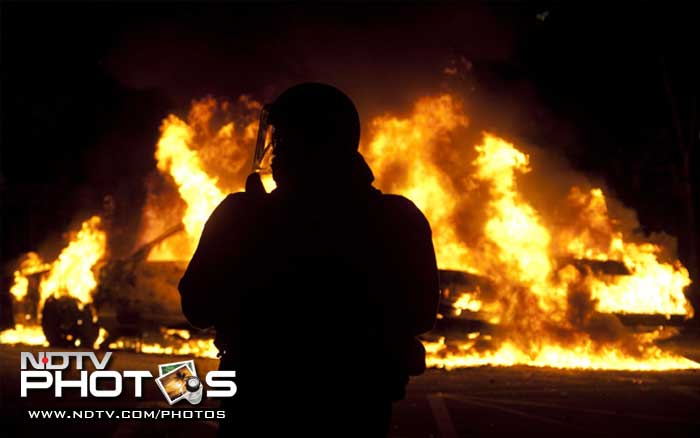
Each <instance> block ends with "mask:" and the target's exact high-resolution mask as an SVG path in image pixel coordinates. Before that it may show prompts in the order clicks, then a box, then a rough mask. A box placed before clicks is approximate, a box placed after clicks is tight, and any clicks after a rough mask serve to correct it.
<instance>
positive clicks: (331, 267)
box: [180, 187, 438, 415]
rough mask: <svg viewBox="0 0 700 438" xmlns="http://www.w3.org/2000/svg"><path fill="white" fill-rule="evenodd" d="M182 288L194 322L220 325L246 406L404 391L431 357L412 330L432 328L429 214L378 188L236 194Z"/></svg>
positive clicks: (226, 364)
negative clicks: (423, 352) (307, 193)
mask: <svg viewBox="0 0 700 438" xmlns="http://www.w3.org/2000/svg"><path fill="white" fill-rule="evenodd" d="M211 266H216V269H215V270H212V269H211V268H210V267H211ZM203 276H207V277H208V278H203ZM203 282H206V286H205V288H206V290H202V287H203V284H202V283H203ZM180 289H181V292H182V294H183V309H184V310H185V313H186V315H187V316H188V318H189V319H190V320H191V321H193V322H195V323H197V322H200V324H201V325H210V324H212V323H213V324H214V325H215V326H216V328H217V338H218V343H219V344H221V346H222V347H223V348H225V349H226V351H227V353H226V355H225V357H224V360H223V361H222V368H225V369H235V370H236V371H237V376H238V386H239V395H237V396H236V397H240V401H239V405H243V404H246V405H249V406H247V408H250V407H252V406H254V405H259V404H260V403H265V400H266V399H268V400H269V398H270V397H272V398H274V399H276V400H278V401H280V400H283V399H285V398H287V397H289V398H288V399H287V403H284V404H285V405H287V404H288V403H291V402H292V400H293V399H294V397H297V396H298V395H299V394H305V396H309V395H311V396H313V397H314V398H316V399H319V400H326V401H327V402H328V403H334V402H336V403H341V404H345V403H346V402H349V401H350V400H353V401H352V403H357V402H361V401H362V400H365V401H366V400H367V399H370V398H380V399H382V400H392V399H398V398H401V397H402V392H403V388H404V386H405V384H406V382H407V380H408V374H409V373H411V370H410V368H416V367H420V366H421V365H422V364H421V363H419V364H415V363H411V361H413V362H416V361H422V360H423V358H422V357H421V356H420V352H418V353H416V351H415V349H416V348H418V347H417V345H416V341H415V340H414V336H416V335H418V334H420V333H422V332H425V331H427V330H429V329H430V327H431V326H432V323H433V318H434V315H435V309H436V303H437V298H438V297H437V290H438V288H437V270H436V267H435V259H434V253H433V251H432V243H431V240H430V229H429V227H428V224H427V221H426V220H425V218H424V217H423V215H422V214H421V213H420V211H419V210H418V209H417V208H416V207H415V206H414V205H413V204H412V203H411V202H410V201H408V200H406V199H405V198H402V197H398V196H391V195H382V194H381V193H380V192H378V191H376V190H374V189H371V188H369V187H368V188H367V190H362V191H360V192H359V193H358V192H349V193H347V192H346V193H341V194H338V193H336V194H333V195H329V194H326V195H323V196H321V197H316V196H303V197H298V196H293V195H291V194H284V193H280V192H273V193H272V194H270V195H263V196H252V195H249V194H245V193H240V194H235V195H231V196H229V197H228V198H227V199H226V200H225V201H224V202H222V204H221V205H220V206H219V208H217V211H216V212H215V213H214V214H213V215H212V217H211V218H210V220H209V222H208V223H207V226H206V229H205V232H204V234H203V235H202V240H201V242H200V247H199V248H198V250H197V254H196V255H195V257H194V258H193V260H192V262H191V264H190V267H189V268H188V271H187V273H186V275H185V277H184V278H183V280H182V282H181V286H180ZM430 292H433V294H432V295H430ZM416 356H418V358H417V359H416ZM358 388H367V389H371V392H365V391H362V392H359V393H358V392H357V391H358ZM263 394H264V396H263V397H262V398H261V397H258V396H257V395H263ZM246 400H248V401H246ZM292 406H293V405H292ZM288 409H291V406H290V407H289V408H288ZM246 410H247V409H246ZM326 415H328V414H326Z"/></svg>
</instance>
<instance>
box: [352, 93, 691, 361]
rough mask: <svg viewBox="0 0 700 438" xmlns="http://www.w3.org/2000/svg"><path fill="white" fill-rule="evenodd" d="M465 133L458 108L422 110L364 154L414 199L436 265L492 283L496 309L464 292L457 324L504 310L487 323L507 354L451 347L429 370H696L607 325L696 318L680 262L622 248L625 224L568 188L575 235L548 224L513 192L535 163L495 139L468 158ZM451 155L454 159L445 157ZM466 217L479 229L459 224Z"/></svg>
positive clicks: (655, 251)
mask: <svg viewBox="0 0 700 438" xmlns="http://www.w3.org/2000/svg"><path fill="white" fill-rule="evenodd" d="M466 125H467V118H466V116H464V114H463V113H462V106H461V105H460V104H459V103H458V102H457V101H456V100H455V99H454V98H452V97H450V96H449V95H442V96H437V97H432V98H423V99H420V100H419V101H418V102H417V103H416V104H415V106H414V109H413V112H412V114H411V115H410V116H408V117H406V118H396V117H391V116H384V117H380V118H378V119H375V120H374V121H373V123H372V129H373V131H374V132H373V133H372V136H371V138H370V141H369V142H367V143H365V146H366V147H365V148H364V150H363V152H364V155H365V156H366V157H367V159H368V161H369V163H370V166H371V167H372V169H373V170H374V171H375V176H376V181H377V185H378V186H379V187H380V188H381V189H382V190H384V191H389V192H398V193H400V194H403V195H405V196H407V197H408V198H410V199H411V200H413V201H414V202H415V203H416V204H417V205H418V207H419V208H420V209H421V210H422V211H423V212H424V213H425V214H426V216H427V217H428V219H429V221H430V223H431V225H432V230H433V241H434V244H435V247H436V252H437V255H438V263H439V265H440V266H441V267H443V268H449V269H459V270H463V271H469V272H472V273H475V274H479V275H482V276H484V277H487V278H489V279H490V280H491V281H493V283H494V285H495V289H496V290H497V291H498V292H497V293H496V294H495V295H496V296H495V297H491V299H490V301H488V302H484V301H483V300H484V299H485V298H484V297H481V296H480V295H481V294H480V293H478V291H475V292H465V293H463V294H462V295H460V297H459V298H458V300H457V301H456V302H455V303H454V304H453V307H454V308H455V314H457V315H459V314H460V313H461V311H462V310H464V309H469V310H472V311H478V310H481V309H482V308H483V306H484V305H488V307H489V309H496V310H497V311H496V314H497V315H496V316H495V317H494V318H493V319H491V320H490V322H492V323H497V324H499V328H498V331H499V338H500V342H498V343H496V344H494V343H493V342H490V341H491V340H492V339H491V338H489V340H488V341H489V342H484V341H485V340H486V338H485V337H483V338H480V337H479V336H474V335H466V336H465V338H464V339H461V340H456V341H451V342H450V343H449V345H448V344H446V343H445V339H444V338H442V339H441V340H440V341H438V342H427V341H426V342H425V346H426V350H427V352H428V363H429V365H431V366H436V367H445V368H454V367H461V366H478V365H487V364H488V365H503V366H506V365H515V364H524V365H531V366H551V367H556V368H591V369H633V370H663V369H684V368H698V367H700V364H697V363H696V362H693V361H690V360H688V359H685V358H683V357H680V356H677V355H674V354H672V353H668V352H664V351H662V350H661V349H659V348H658V347H656V346H655V345H653V341H654V340H655V338H656V337H655V336H654V335H648V336H635V335H633V334H631V333H629V331H628V330H626V329H625V328H624V327H623V326H622V325H621V324H620V323H619V321H618V320H617V319H616V318H615V317H614V316H612V315H606V314H604V313H603V312H617V313H623V312H627V313H634V312H638V313H654V314H681V315H685V316H686V317H689V316H690V315H692V308H691V307H690V304H689V303H688V301H687V299H685V296H684V295H683V289H684V287H686V286H687V285H688V284H690V279H689V277H688V273H687V270H686V269H685V268H683V267H682V265H681V264H680V262H679V261H677V260H674V261H672V262H671V263H662V262H660V261H659V257H658V256H659V255H660V253H661V248H660V247H658V246H655V245H653V244H651V243H649V242H641V243H631V241H630V242H628V241H626V240H625V238H626V236H625V234H624V232H623V231H624V230H622V229H620V227H619V225H620V224H619V223H617V222H616V221H614V220H612V219H611V218H609V217H608V212H607V206H606V202H605V197H604V195H603V192H602V190H601V189H592V190H590V191H589V192H588V193H585V192H584V191H583V190H581V189H580V188H578V187H574V188H572V190H571V194H570V196H569V199H568V200H567V201H568V203H569V204H572V205H573V206H574V207H577V208H573V209H574V210H577V211H576V212H577V214H578V216H577V220H576V221H575V227H571V226H566V225H561V224H560V225H559V226H555V225H554V224H550V223H547V221H546V220H545V219H544V218H543V216H542V214H541V213H540V212H539V211H538V210H537V209H536V208H535V207H533V205H532V204H530V203H529V202H528V201H527V199H526V198H525V197H524V195H523V194H522V192H521V191H520V189H519V187H518V184H517V179H518V176H519V175H523V174H527V173H529V172H532V168H531V167H530V158H529V156H528V155H527V154H525V153H523V152H522V151H520V150H519V149H518V148H516V147H515V146H514V145H513V144H512V143H510V142H507V141H506V140H504V139H502V138H499V137H498V136H496V135H494V134H491V133H484V134H483V135H482V138H481V141H480V143H479V144H477V145H476V146H474V147H473V148H469V147H466V146H465V145H463V144H460V143H459V139H458V136H457V135H458V134H459V130H460V129H461V128H463V127H465V126H466ZM446 142H447V144H446ZM445 146H448V147H449V149H450V150H451V151H452V154H451V155H450V154H447V153H442V156H441V153H440V150H441V148H444V147H445ZM445 158H450V159H451V160H445ZM584 198H585V199H584ZM558 202H561V201H558ZM465 213H471V216H472V217H471V218H466V219H465V218H463V217H462V215H464V214H465ZM467 242H469V244H467ZM601 242H604V243H605V244H602V243H601ZM562 255H563V256H568V257H569V258H573V259H583V258H587V259H592V260H615V261H619V262H622V263H624V265H625V266H626V267H627V268H628V270H629V271H630V273H631V275H628V276H613V275H606V274H603V273H597V272H593V271H592V270H591V269H588V270H585V272H581V271H580V270H579V269H577V268H576V267H575V266H574V265H572V264H570V263H564V264H560V263H559V262H558V261H557V257H558V256H562Z"/></svg>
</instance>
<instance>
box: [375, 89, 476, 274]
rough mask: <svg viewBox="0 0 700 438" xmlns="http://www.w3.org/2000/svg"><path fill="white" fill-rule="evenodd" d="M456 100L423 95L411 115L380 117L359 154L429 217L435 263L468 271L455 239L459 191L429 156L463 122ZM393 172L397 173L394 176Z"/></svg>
mask: <svg viewBox="0 0 700 438" xmlns="http://www.w3.org/2000/svg"><path fill="white" fill-rule="evenodd" d="M468 122H469V121H468V119H467V117H466V116H465V115H464V114H462V112H461V105H460V104H459V103H458V102H457V101H456V100H455V99H453V98H452V96H450V95H442V96H439V97H437V98H423V99H420V100H419V101H418V102H417V103H416V107H415V111H414V112H413V114H412V116H411V117H409V118H406V119H399V118H396V117H393V116H388V115H387V116H383V117H379V118H377V119H375V120H373V121H372V122H371V129H372V130H373V131H374V133H373V135H372V137H371V139H370V140H369V143H368V145H367V147H365V148H363V151H362V152H363V154H364V156H365V158H366V159H367V161H368V162H369V163H370V166H371V168H372V170H373V171H374V172H375V175H376V176H377V180H378V182H379V184H380V188H381V189H382V190H385V191H387V192H391V193H400V194H402V195H404V196H406V197H407V198H409V199H411V200H412V201H413V202H415V203H416V205H418V206H419V207H420V209H421V210H422V211H423V212H424V213H425V214H426V216H428V218H429V219H430V224H431V226H432V228H433V229H439V230H441V231H440V233H436V234H435V235H434V236H433V240H434V244H435V245H434V246H435V251H436V256H437V259H438V264H439V265H440V267H442V268H445V269H462V270H473V269H469V268H470V267H471V264H470V261H469V259H468V254H469V249H468V247H467V245H465V244H464V242H462V241H461V240H460V239H459V238H458V233H457V229H456V228H455V223H454V221H453V220H452V215H453V213H454V210H455V208H456V204H457V200H458V199H459V193H458V192H457V189H456V187H455V186H454V185H453V183H452V180H451V178H450V177H449V176H448V175H447V174H445V172H442V171H441V169H440V167H439V165H438V164H436V163H435V162H434V160H433V156H434V155H435V154H437V153H438V149H439V148H440V147H442V146H445V145H448V144H449V134H450V133H451V132H452V131H454V130H455V129H457V128H460V127H466V126H467V125H468ZM392 172H396V173H398V174H399V175H398V177H394V178H392V176H394V175H393V174H392Z"/></svg>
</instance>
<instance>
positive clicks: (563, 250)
mask: <svg viewBox="0 0 700 438" xmlns="http://www.w3.org/2000/svg"><path fill="white" fill-rule="evenodd" d="M260 108H261V105H260V104H259V103H257V102H255V101H254V100H252V99H250V98H248V97H245V96H243V97H242V98H240V99H239V100H238V101H236V102H233V103H230V102H217V101H216V100H214V99H212V98H206V99H203V100H200V101H195V102H193V106H192V108H191V111H190V113H189V115H188V117H187V118H186V119H182V118H179V117H177V116H175V115H170V116H168V117H167V118H166V119H165V120H164V121H163V124H162V126H161V129H160V131H161V136H160V139H159V140H158V143H157V146H156V153H155V157H156V160H157V165H158V170H159V171H160V172H161V174H162V175H164V176H166V178H167V179H168V180H169V181H171V182H172V183H173V186H174V187H175V188H176V190H177V196H178V198H177V199H173V198H168V197H167V196H166V195H165V194H161V193H159V192H153V191H152V192H151V193H150V194H149V199H148V201H147V205H146V207H145V209H144V224H145V226H144V232H143V239H144V240H149V236H151V237H152V236H155V235H158V234H160V233H162V232H163V231H164V230H166V229H169V228H170V227H172V226H173V225H174V224H177V223H179V222H181V223H182V224H183V225H184V229H185V233H181V234H180V235H178V236H175V238H170V239H168V240H166V241H164V242H163V243H162V244H161V245H159V246H157V247H155V248H154V249H153V250H152V251H151V253H150V254H149V260H188V259H189V258H190V257H191V255H192V253H193V251H194V249H195V247H196V244H197V242H198V239H199V235H200V234H201V231H202V229H203V227H204V224H205V222H206V220H207V218H208V217H209V215H210V214H211V212H212V211H213V210H214V208H215V207H216V206H217V205H218V204H219V203H220V202H221V200H222V199H223V198H224V197H225V196H226V194H227V193H230V192H236V191H240V190H242V188H243V185H244V181H245V177H246V175H247V174H248V173H249V170H250V167H251V166H250V164H251V163H250V159H251V155H252V151H253V145H254V141H255V135H256V131H257V115H258V112H259V110H260ZM367 126H368V127H369V129H368V130H367V131H368V132H369V134H367V135H365V138H363V142H362V145H361V151H362V153H363V155H364V156H365V157H366V158H367V160H368V162H369V164H370V166H371V167H372V169H373V171H374V172H375V176H376V184H377V186H378V187H379V188H380V189H382V190H383V191H385V192H391V193H399V194H402V195H404V196H406V197H408V198H409V199H411V200H412V201H413V202H415V203H416V205H417V206H418V207H419V208H420V209H421V210H422V211H423V212H424V213H425V214H426V216H427V217H428V219H429V221H430V223H431V226H432V230H433V241H434V245H435V249H436V253H437V259H438V264H439V266H440V267H441V268H443V269H454V270H459V271H465V272H469V273H471V274H473V275H477V276H479V277H481V278H484V279H487V280H488V282H489V283H490V284H492V285H493V291H489V292H488V293H486V292H484V291H482V290H481V289H480V288H479V287H475V288H474V289H471V290H469V291H458V292H459V293H460V295H459V297H458V298H457V300H456V301H455V303H454V304H453V307H454V314H455V315H459V314H460V313H461V312H463V311H470V312H480V313H483V312H487V313H488V315H489V322H490V323H492V324H497V326H496V328H495V329H494V333H493V334H482V333H477V332H475V333H468V334H467V333H465V334H464V336H463V337H462V338H460V339H445V338H444V337H443V338H440V339H439V340H438V341H437V342H428V341H425V342H424V344H425V347H426V351H427V353H428V364H429V365H430V366H434V367H442V368H448V369H450V368H454V367H464V366H480V365H496V366H510V365H516V364H523V365H530V366H537V367H542V366H548V367H556V368H589V369H629V370H666V369H687V368H700V364H698V363H696V362H693V361H691V360H689V359H686V358H683V357H680V356H677V355H674V354H672V353H669V352H666V351H663V350H661V349H660V348H659V347H657V346H656V345H655V344H654V341H655V340H657V339H659V337H660V336H661V335H660V333H647V334H635V333H632V332H631V331H630V330H629V329H627V328H625V327H624V326H623V325H622V324H621V323H620V321H619V319H618V318H617V317H616V316H615V315H613V314H614V313H644V314H660V315H683V316H685V317H686V318H688V317H690V316H692V314H693V309H692V307H691V306H690V304H689V302H688V300H687V299H686V298H685V296H684V292H683V291H684V289H685V288H686V287H687V286H688V285H689V284H690V283H691V280H690V278H689V275H688V271H687V269H686V268H685V267H683V266H682V264H681V263H680V261H678V260H677V259H676V258H675V257H674V255H673V250H672V249H671V248H669V247H668V246H666V245H665V244H663V243H659V242H655V241H654V239H651V238H649V239H647V238H645V237H642V236H639V235H637V234H635V233H634V231H633V230H634V228H635V226H634V224H630V223H628V222H629V221H625V220H621V219H620V218H618V217H615V215H614V214H613V213H612V211H613V209H611V208H610V206H611V202H612V201H614V200H609V199H607V198H606V197H605V195H604V192H603V190H602V189H600V188H597V187H579V186H573V187H571V188H570V190H569V192H568V195H566V196H564V197H563V198H562V199H551V200H549V203H548V205H546V206H541V205H539V204H535V203H533V202H532V201H531V200H530V199H529V198H528V196H527V195H526V191H525V190H523V188H522V187H521V185H522V184H521V179H522V178H523V177H526V176H527V175H530V176H531V175H533V174H535V173H536V172H537V163H531V162H530V156H529V155H528V154H527V153H525V152H524V151H523V150H521V148H519V147H516V145H515V144H513V143H512V142H510V141H507V140H506V139H503V138H500V137H499V136H497V135H495V134H493V133H482V134H480V135H478V136H475V134H474V133H473V132H470V131H469V118H468V117H467V115H466V114H465V113H464V109H463V105H462V103H461V102H460V100H459V99H458V98H456V97H455V96H453V95H449V94H443V95H439V96H433V97H424V98H421V99H419V100H418V101H417V102H416V103H415V105H414V107H413V110H412V112H411V113H410V114H409V115H408V116H406V117H397V116H393V115H390V114H387V115H383V116H381V117H377V118H375V119H374V120H372V121H371V122H370V123H369V124H367ZM264 183H265V185H266V188H267V189H268V191H269V190H271V189H273V188H274V182H272V181H271V179H270V176H269V175H267V176H266V177H265V178H264ZM178 205H179V206H180V207H178ZM536 205H539V206H536ZM98 225H99V218H93V219H91V220H90V221H86V223H84V224H83V228H82V229H81V231H80V232H79V233H78V234H77V235H76V236H75V238H74V240H73V241H72V242H71V243H70V244H69V246H68V247H66V248H65V249H64V251H63V252H62V253H61V255H60V256H59V258H58V260H56V261H55V262H53V263H52V264H50V272H49V274H48V275H47V276H46V278H44V280H43V281H42V283H41V288H40V289H41V302H42V303H43V301H44V300H45V299H46V298H47V297H48V296H50V295H60V294H63V293H70V294H71V295H73V296H75V297H76V298H78V299H79V300H80V301H81V302H90V300H91V297H90V291H91V290H92V289H94V287H95V279H94V276H93V274H92V271H91V269H92V266H94V264H95V263H96V262H97V260H99V259H100V258H102V257H103V256H104V240H105V239H104V235H103V234H102V235H100V234H99V232H98V231H97V227H98ZM100 236H101V237H100ZM78 255H80V256H81V257H77V256H78ZM30 260H31V261H30ZM594 262H598V263H603V264H605V263H608V264H610V263H612V265H614V266H618V267H620V266H621V267H623V268H624V270H626V271H627V272H625V273H624V274H625V275H621V274H620V273H617V274H616V273H611V272H608V271H606V268H604V267H603V268H601V267H600V266H608V265H595V263H594ZM42 263H43V262H42V261H41V259H40V258H38V256H37V257H33V258H30V257H28V258H27V264H26V266H24V265H23V266H21V267H20V268H19V269H18V270H17V271H16V273H15V285H14V286H13V295H14V296H15V297H16V298H17V299H18V300H21V299H22V298H20V297H23V296H24V295H26V291H27V277H26V276H27V275H30V274H29V272H30V271H29V270H30V269H38V268H36V267H38V266H43V265H42ZM329 311H330V309H329ZM18 328H20V327H19V326H18ZM24 330H26V328H25V329H24ZM161 335H162V336H161V337H160V338H158V339H136V340H134V339H128V338H120V339H118V340H116V341H114V342H112V343H110V345H109V348H112V349H123V348H129V349H135V350H137V351H141V352H144V353H154V354H187V355H197V356H201V357H215V356H216V347H215V346H214V345H213V341H212V340H211V339H193V338H192V337H191V336H190V334H189V332H186V331H173V330H166V329H163V332H162V333H161ZM0 336H2V338H0V339H2V340H3V341H2V342H5V339H15V338H16V337H13V334H12V333H11V332H9V331H6V332H3V333H2V334H1V335H0ZM100 340H101V341H103V340H104V338H103V337H102V334H101V339H100ZM33 341H34V342H45V340H40V339H39V338H38V337H37V338H34V339H33ZM8 342H9V341H8Z"/></svg>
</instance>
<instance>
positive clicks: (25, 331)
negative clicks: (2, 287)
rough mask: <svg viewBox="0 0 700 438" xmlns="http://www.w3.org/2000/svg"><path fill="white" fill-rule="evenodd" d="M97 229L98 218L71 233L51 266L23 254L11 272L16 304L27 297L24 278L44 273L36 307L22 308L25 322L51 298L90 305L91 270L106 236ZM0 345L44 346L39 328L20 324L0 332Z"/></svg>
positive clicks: (93, 280) (35, 256)
mask: <svg viewBox="0 0 700 438" xmlns="http://www.w3.org/2000/svg"><path fill="white" fill-rule="evenodd" d="M100 226H101V219H100V217H99V216H93V217H91V218H90V219H88V220H86V221H84V222H83V223H82V225H81V228H80V230H79V231H77V232H74V233H72V234H71V237H70V241H69V243H68V245H67V246H66V247H65V248H63V250H61V253H60V254H59V256H58V258H57V259H56V260H55V261H54V262H52V263H44V262H43V261H42V259H41V257H40V256H39V255H38V254H36V253H31V252H30V253H27V254H26V255H25V258H24V260H23V261H22V263H21V264H20V268H19V269H18V270H17V271H15V276H14V277H15V282H14V284H13V286H12V288H11V292H12V295H13V296H14V298H15V302H16V303H18V304H20V303H23V302H24V301H25V298H26V297H27V293H28V290H27V288H28V285H29V279H28V278H27V276H29V275H31V274H37V273H42V272H47V274H45V275H44V276H43V277H42V279H41V282H40V283H39V296H38V302H36V308H33V309H26V310H27V314H26V317H27V319H30V318H31V314H37V315H41V310H42V308H43V307H44V303H45V302H46V300H47V299H48V298H49V297H51V296H53V297H56V298H58V297H60V296H71V297H73V298H75V299H77V300H78V301H79V302H80V303H82V304H87V303H91V302H92V295H91V293H92V291H93V290H94V289H95V287H97V280H96V278H95V273H94V272H93V267H94V266H95V265H96V264H97V262H98V261H100V260H102V259H103V258H104V256H105V252H106V245H107V235H106V233H105V232H104V231H103V230H101V229H100ZM28 304H29V303H28ZM0 343H3V344H4V343H8V344H16V343H23V344H27V345H46V344H47V342H46V338H45V337H44V333H43V331H42V329H41V327H40V326H38V325H28V326H25V325H22V324H16V325H15V328H14V329H8V330H5V331H3V332H2V333H0Z"/></svg>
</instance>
